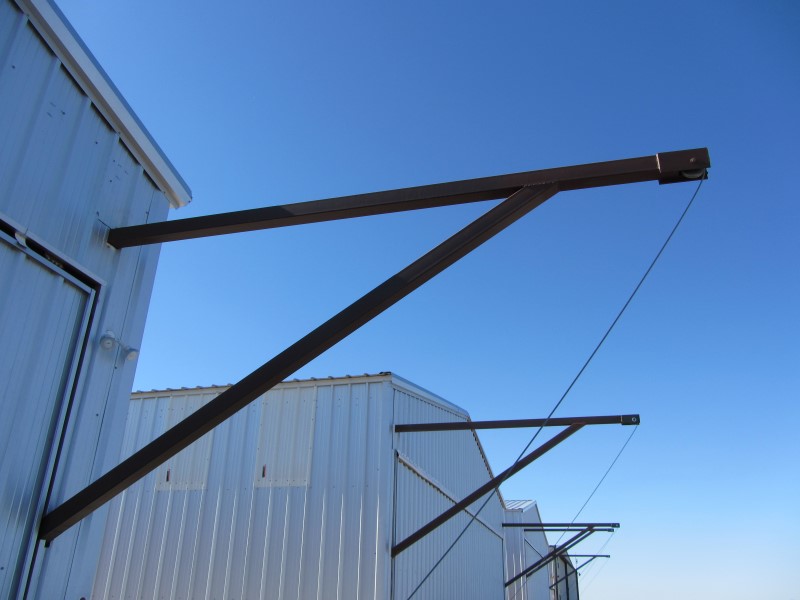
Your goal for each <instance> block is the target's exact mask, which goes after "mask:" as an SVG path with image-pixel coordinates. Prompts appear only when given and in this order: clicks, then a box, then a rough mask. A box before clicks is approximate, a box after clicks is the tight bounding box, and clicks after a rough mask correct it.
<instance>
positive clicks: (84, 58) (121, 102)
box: [14, 0, 192, 208]
mask: <svg viewBox="0 0 800 600" xmlns="http://www.w3.org/2000/svg"><path fill="white" fill-rule="evenodd" d="M14 1H15V2H16V4H17V6H19V8H20V9H21V10H22V11H23V12H24V13H25V14H26V15H27V17H28V19H29V21H30V22H31V24H32V25H33V26H34V27H35V28H36V30H37V31H38V32H39V34H40V35H41V36H42V37H43V38H44V39H45V41H46V42H47V43H48V44H49V45H50V48H51V49H52V51H53V52H54V53H55V54H56V56H57V57H58V58H59V60H61V62H62V64H63V65H64V66H65V67H66V68H67V70H68V71H69V72H70V74H71V75H72V76H73V77H74V78H75V80H76V81H77V82H78V83H79V84H80V86H81V87H82V89H83V91H84V93H85V94H86V95H87V96H89V98H90V99H91V100H92V102H93V103H94V105H95V106H96V107H97V109H98V110H99V111H100V113H101V114H102V115H103V117H105V118H106V120H108V122H109V123H110V124H111V126H112V127H113V128H114V129H116V130H117V133H119V135H120V137H121V138H122V140H123V141H124V143H125V145H126V146H128V149H129V150H130V151H131V153H132V154H133V155H134V157H135V158H136V160H137V161H139V163H140V164H141V165H142V167H144V169H145V171H146V172H147V174H148V175H149V176H150V178H151V179H153V181H154V182H155V183H156V185H158V187H159V188H160V189H161V191H162V192H164V194H165V195H166V197H167V199H168V200H169V203H170V205H171V206H172V207H173V208H180V207H181V206H186V205H187V204H188V203H189V202H191V201H192V192H191V190H190V189H189V186H188V185H187V184H186V182H185V181H184V180H183V178H182V177H181V176H180V174H179V173H178V172H177V170H176V169H175V167H174V166H173V165H172V163H171V162H170V161H169V159H168V158H167V157H166V155H165V154H164V152H163V151H162V150H161V148H160V147H159V146H158V144H157V143H156V141H155V140H154V139H153V137H152V136H151V135H150V133H149V132H148V131H147V129H146V128H145V126H144V125H143V124H142V122H141V121H140V120H139V118H138V117H137V116H136V113H134V112H133V109H132V108H131V107H130V105H129V104H128V103H127V102H126V101H125V98H124V97H123V96H122V94H121V93H120V91H119V90H118V89H117V87H116V86H115V85H114V83H113V82H112V81H111V78H110V77H109V76H108V74H107V73H106V72H105V71H104V70H103V68H102V67H101V66H100V64H99V63H98V62H97V60H96V59H95V57H94V56H93V55H92V53H91V52H90V51H89V49H88V48H87V47H86V45H85V44H84V43H83V40H81V38H80V36H79V35H78V34H77V32H76V31H75V29H73V27H72V25H71V24H70V23H69V21H68V20H67V18H66V16H64V13H62V12H61V10H60V9H59V8H58V7H57V6H55V4H53V3H52V2H51V1H49V0H14Z"/></svg>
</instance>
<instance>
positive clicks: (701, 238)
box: [58, 0, 800, 600]
mask: <svg viewBox="0 0 800 600" xmlns="http://www.w3.org/2000/svg"><path fill="white" fill-rule="evenodd" d="M58 4H59V6H60V7H61V8H62V10H63V11H64V12H65V14H66V15H67V17H68V18H69V19H70V20H71V22H72V23H73V25H74V26H75V28H76V29H77V31H78V32H79V34H80V35H81V36H82V37H83V38H84V40H85V41H86V43H87V45H88V47H89V48H90V49H91V50H92V52H93V53H94V54H95V55H96V57H97V58H98V60H99V62H100V63H101V64H102V65H103V67H104V68H105V69H106V71H107V72H108V73H109V74H110V76H111V78H112V79H113V81H114V82H115V83H116V85H117V86H118V87H119V88H120V90H121V91H122V93H123V94H124V96H125V97H126V99H127V100H128V101H129V103H130V104H131V105H132V106H133V108H134V110H135V111H136V112H137V114H138V115H139V116H140V118H141V119H142V121H143V122H144V123H145V125H146V126H147V127H148V129H149V130H150V132H151V133H152V134H153V136H154V137H155V138H156V140H157V141H158V142H159V144H160V145H161V146H162V148H163V149H164V151H165V152H166V154H167V155H168V156H169V157H170V159H171V160H172V161H173V163H174V164H175V165H176V167H177V168H178V170H179V171H180V172H181V174H182V175H183V176H184V178H185V179H186V180H187V181H188V182H189V184H190V186H191V187H192V189H193V192H194V197H195V200H194V202H193V203H192V204H191V205H190V206H189V207H187V208H184V209H181V210H180V211H177V212H175V213H173V215H172V218H182V217H190V216H195V215H202V214H210V213H216V212H223V211H229V210H238V209H243V208H251V207H257V206H265V205H271V204H278V203H285V202H298V201H304V200H312V199H317V198H325V197H333V196H337V195H344V194H353V193H359V192H368V191H375V190H382V189H391V188H397V187H406V186H412V185H420V184H426V183H435V182H440V181H450V180H456V179H465V178H472V177H479V176H485V175H495V174H502V173H508V172H515V171H523V170H531V169H538V168H545V167H551V166H560V165H569V164H579V163H584V162H593V161H600V160H611V159H616V158H627V157H633V156H640V155H650V154H654V153H656V152H661V151H668V150H678V149H684V148H694V147H699V146H707V147H708V148H709V149H710V153H711V159H712V165H713V166H712V169H711V172H710V179H709V180H708V181H707V182H706V183H705V184H704V185H703V188H702V189H701V191H700V194H699V195H698V197H697V200H696V202H695V204H694V206H693V207H692V209H691V211H690V212H689V214H688V216H687V218H686V220H685V222H684V224H683V225H682V227H681V228H680V229H679V231H678V233H677V234H676V236H675V238H674V239H673V241H672V243H671V244H670V246H669V247H668V248H667V251H666V252H665V254H664V255H663V257H662V259H661V261H660V262H659V264H658V265H657V267H656V268H655V269H654V271H653V272H652V274H651V276H650V278H649V279H648V280H647V282H646V283H645V285H644V286H643V288H642V289H641V291H640V292H639V294H638V295H637V297H636V299H635V301H634V302H633V304H632V305H631V306H630V308H629V310H628V311H627V313H626V314H625V316H624V317H623V319H622V320H621V321H620V323H619V324H618V326H617V327H616V328H615V330H614V332H613V333H612V335H611V336H610V337H609V339H608V340H607V342H606V343H605V344H604V346H603V348H602V349H601V351H600V353H599V354H598V355H597V356H596V358H595V360H594V361H593V362H592V364H591V366H590V367H589V369H587V371H586V372H585V373H584V375H583V376H582V378H581V379H580V381H579V383H578V384H577V385H576V386H575V388H574V389H573V390H572V392H571V393H570V395H569V396H568V397H567V399H566V400H565V402H564V404H563V405H562V407H561V409H560V410H559V412H558V414H559V415H560V416H571V415H582V414H618V413H628V412H638V413H641V415H642V422H643V424H642V426H641V427H640V428H639V430H638V431H637V433H636V435H635V436H634V437H633V439H632V441H631V442H630V445H629V446H628V448H627V450H626V452H625V453H624V454H623V455H622V457H621V458H620V460H619V462H618V463H617V465H616V467H615V468H614V470H613V471H612V472H611V474H610V475H609V477H608V479H606V481H605V482H604V484H603V486H602V487H601V488H600V490H599V491H598V492H597V494H596V495H595V497H594V498H593V499H592V501H591V503H590V504H589V505H588V506H587V508H586V509H585V510H584V512H583V514H582V515H581V518H582V519H586V520H597V521H619V522H621V523H622V528H621V529H620V531H619V532H618V533H617V534H616V535H615V536H614V539H612V541H611V542H610V543H609V544H608V545H607V546H606V550H607V551H608V552H609V553H611V554H612V555H613V558H612V559H611V560H610V561H608V562H607V564H605V565H601V564H599V563H601V561H595V564H596V565H597V566H596V567H594V566H593V567H592V568H591V569H592V570H589V571H588V572H587V574H586V575H585V576H583V578H582V580H583V586H584V587H583V590H582V594H581V596H582V598H585V599H586V600H602V599H609V600H610V599H611V598H614V599H616V600H629V599H630V600H633V599H637V600H638V599H641V598H649V599H653V600H656V599H662V598H663V599H673V598H688V599H691V598H701V597H720V598H723V597H724V598H727V599H730V600H736V599H750V598H754V597H763V598H767V597H769V598H779V599H785V600H790V599H795V600H797V599H800V584H798V582H797V580H796V578H792V577H791V576H790V574H791V573H792V572H794V571H795V570H796V567H795V563H796V553H797V551H798V550H800V545H798V543H797V539H798V536H800V517H798V510H797V507H798V500H797V497H798V491H800V468H798V458H800V442H799V441H798V439H800V438H799V437H798V435H797V425H796V424H797V422H798V418H800V407H798V390H800V350H798V339H800V317H799V316H798V306H800V275H799V274H798V258H800V236H799V235H798V229H799V228H800V207H798V200H800V197H799V196H800V194H798V191H797V187H796V186H797V182H796V177H797V173H798V168H797V164H796V163H797V161H796V153H797V148H796V146H797V140H798V136H799V134H800V127H799V126H798V125H800V117H798V106H800V93H799V92H800V35H798V31H800V8H798V5H797V4H796V3H794V2H788V1H785V2H777V1H775V2H758V3H757V2H721V1H720V2H704V3H696V2H671V3H668V4H664V3H650V2H605V3H593V2H561V3H555V2H551V3H543V2H496V3H488V2H486V3H475V2H436V3H431V2H418V1H412V2H403V3H393V4H385V3H368V2H361V1H356V0H353V1H349V2H338V3H326V4H322V3H319V4H317V3H289V2H283V3H275V2H258V3H256V2H242V1H232V2H228V3H224V4H220V3H197V2H189V1H171V2H155V1H152V0H146V1H144V0H142V1H139V2H123V1H115V2H104V3H99V2H88V1H87V0H58ZM694 189H695V185H694V184H683V185H672V186H658V185H657V184H654V183H647V184H637V185H629V186H623V187H615V188H604V189H597V190H585V191H580V192H570V193H564V194H559V195H558V196H556V197H555V198H554V199H553V200H551V201H549V202H548V203H547V204H545V205H544V206H542V207H540V208H539V209H537V210H536V211H534V212H533V213H532V214H530V215H528V216H527V217H526V218H525V219H523V220H522V221H520V222H518V223H516V224H515V225H513V226H512V227H511V228H510V229H509V230H507V231H505V232H503V234H501V235H499V236H498V237H497V238H495V239H493V240H491V241H490V242H488V243H487V244H486V245H485V246H483V247H481V248H480V249H478V250H477V251H476V252H474V253H473V254H472V255H470V256H469V257H467V258H465V259H464V260H463V261H461V262H460V263H458V264H457V265H455V266H454V267H452V268H451V269H449V270H448V271H447V272H445V273H444V274H443V275H442V276H440V277H439V278H437V279H436V280H434V281H432V282H430V283H429V284H427V285H426V286H425V287H423V288H422V289H420V290H418V291H417V292H415V293H414V294H413V295H412V296H410V297H409V298H407V299H406V300H404V301H403V302H401V303H400V304H398V305H397V306H395V307H393V308H392V309H390V310H389V311H388V312H386V313H384V314H383V315H381V316H380V317H378V318H377V319H376V320H375V321H373V322H372V323H370V324H369V325H367V326H366V327H364V328H363V329H362V330H361V331H359V332H357V333H356V334H354V335H353V336H351V337H350V338H349V339H348V340H346V341H344V342H342V343H340V344H339V345H338V346H336V347H335V348H333V349H332V350H331V351H329V352H328V353H326V354H325V355H323V356H322V357H320V358H319V359H317V360H315V361H314V362H313V363H311V364H310V365H309V366H307V367H306V368H304V369H303V370H301V371H300V372H299V373H298V374H297V376H298V377H306V376H317V377H319V376H326V375H343V374H346V373H350V374H357V373H364V372H378V371H385V370H391V371H395V372H397V373H399V374H400V375H402V376H404V377H406V378H408V379H410V380H412V381H414V382H415V383H418V384H419V385H421V386H423V387H426V388H428V389H430V390H432V391H434V392H436V393H438V394H440V395H442V396H444V397H445V398H447V399H449V400H451V401H452V402H455V403H457V404H459V405H461V406H463V407H464V408H466V409H467V410H468V411H469V412H470V414H471V415H472V417H473V418H474V419H490V418H491V419H495V418H522V417H538V416H544V415H545V414H547V412H549V410H550V408H551V407H552V406H553V404H554V403H555V402H556V400H557V399H558V398H559V397H560V395H561V394H562V393H563V391H564V389H565V388H566V386H567V385H568V384H569V382H570V380H571V379H572V377H573V376H574V375H575V374H576V372H577V371H578V369H579V368H580V366H581V365H582V363H583V361H584V360H585V359H586V357H587V356H588V355H589V353H590V352H591V350H592V349H593V348H594V345H595V344H596V343H597V342H598V340H599V339H600V337H601V336H602V334H603V333H604V331H605V329H606V328H607V327H608V325H609V324H610V322H611V321H612V319H613V318H614V316H615V315H616V313H617V311H618V310H619V308H620V307H621V306H622V304H623V303H624V301H625V300H626V299H627V297H628V294H629V293H630V292H631V290H632V289H633V287H634V285H635V284H636V283H637V282H638V280H639V278H640V277H641V275H642V273H643V272H644V270H645V269H646V267H647V265H648V264H649V263H650V260H651V259H652V257H653V256H654V254H655V253H656V252H657V250H658V248H659V247H660V246H661V244H662V243H663V241H664V239H665V237H666V235H667V234H668V232H669V231H670V229H671V228H672V226H673V224H674V222H675V220H676V219H677V217H678V215H679V214H680V212H681V211H682V210H683V208H684V206H685V205H686V203H687V202H688V200H689V198H690V196H691V194H692V193H693V191H694ZM491 205H492V203H482V204H480V205H470V206H461V207H452V208H444V209H437V210H430V211H426V212H417V213H406V214H398V215H387V216H381V217H372V218H368V219H358V220H353V221H347V222H338V223H326V224H317V225H310V226H306V227H300V228H288V229H283V230H273V231H266V232H257V233H248V234H240V235H237V236H228V237H226V238H211V239H206V240H194V241H187V242H180V243H176V244H172V245H168V246H165V247H164V248H163V249H162V255H161V262H160V264H159V271H158V276H157V280H156V286H155V291H154V296H153V301H152V304H151V308H150V315H149V319H148V323H147V329H146V333H145V340H144V342H143V345H142V352H141V356H140V359H139V364H138V371H137V376H136V377H137V378H136V387H137V389H151V388H163V387H180V386H195V385H208V384H212V383H216V384H219V383H227V382H233V381H236V380H237V379H239V378H240V377H242V376H243V375H245V374H247V373H248V372H250V371H251V370H252V369H253V368H255V367H257V366H259V365H260V364H261V363H263V362H264V361H266V360H267V359H269V358H271V357H272V356H273V355H274V354H275V353H277V352H279V351H280V350H282V349H283V348H285V347H286V346H288V345H289V344H291V343H292V342H294V341H295V340H296V339H298V338H299V337H301V336H302V335H304V334H305V333H307V332H308V331H310V330H311V329H312V328H313V327H315V326H316V325H318V324H319V323H320V322H322V321H323V320H325V319H327V318H328V317H330V316H331V315H333V314H334V313H335V312H337V311H338V310H340V309H341V308H343V307H344V306H346V305H347V304H349V303H350V302H352V301H353V300H354V299H356V298H357V297H358V296H359V295H361V294H362V293H364V292H366V291H368V290H369V289H371V288H372V287H373V286H375V285H376V284H378V283H380V282H382V281H383V280H384V279H385V278H386V277H388V276H389V275H391V274H393V273H394V272H396V271H398V270H399V269H400V268H402V267H403V266H405V265H406V264H408V263H409V262H411V261H412V260H414V259H415V258H417V257H418V256H420V255H421V254H423V253H424V252H426V251H427V250H429V249H430V248H431V247H433V246H434V245H436V244H437V243H439V242H440V241H441V240H443V239H444V238H445V237H447V236H448V235H450V234H452V233H453V232H455V231H457V230H458V229H459V228H460V227H462V226H464V225H465V224H466V223H468V222H469V221H471V220H472V219H474V218H476V217H477V216H478V215H480V214H481V213H483V212H484V211H485V210H487V209H488V208H489V207H490V206H491ZM628 435H629V429H627V428H622V427H610V426H604V427H594V428H587V429H585V430H583V431H581V432H580V433H579V434H577V435H576V436H574V437H573V438H571V439H570V440H569V441H568V442H566V443H564V444H562V445H561V446H559V447H558V448H557V449H555V450H554V451H552V452H551V453H550V454H549V455H548V456H547V457H545V458H543V459H542V460H541V461H539V462H537V463H536V464H535V465H534V466H532V467H530V468H529V469H528V470H526V471H524V472H523V473H522V474H520V475H518V476H516V477H515V478H514V479H512V480H511V481H510V482H509V483H508V484H506V485H505V486H504V487H503V492H504V493H505V495H506V497H509V498H535V499H537V500H538V501H539V502H540V506H541V511H542V515H543V517H544V518H545V519H546V520H550V521H560V520H569V519H571V518H572V517H573V516H574V513H575V512H576V511H577V509H578V508H579V507H580V506H581V504H583V502H584V500H586V497H587V496H588V494H589V493H590V492H591V490H592V489H593V487H594V486H595V484H596V483H597V481H598V480H599V479H600V477H601V476H602V474H603V472H604V471H605V469H606V468H607V467H608V465H609V464H610V462H611V460H612V459H613V457H614V456H615V455H616V453H617V452H618V451H619V448H620V447H621V446H622V444H623V443H624V441H625V439H626V438H627V436H628ZM529 436H530V432H528V431H514V432H504V433H503V434H491V435H482V436H481V438H482V440H483V443H484V446H485V448H486V451H487V453H488V455H489V459H490V461H491V463H492V465H493V467H494V469H495V470H496V471H499V470H501V469H503V468H504V467H505V466H506V465H508V464H509V463H510V462H511V461H513V459H514V458H515V457H516V456H517V454H518V453H519V451H520V450H521V449H522V447H523V446H524V445H525V443H526V442H527V439H528V437H529ZM595 537H596V539H595V538H592V539H591V540H589V541H588V542H586V543H585V544H584V545H583V546H582V547H581V550H582V551H585V552H587V553H589V552H592V551H594V550H596V549H597V548H599V547H600V546H601V545H602V544H603V543H604V542H605V541H606V539H605V538H604V537H602V536H600V535H597V536H595ZM601 567H602V570H601Z"/></svg>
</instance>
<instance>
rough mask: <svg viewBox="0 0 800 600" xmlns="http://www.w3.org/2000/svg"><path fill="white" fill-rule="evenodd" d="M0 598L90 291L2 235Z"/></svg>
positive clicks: (21, 557)
mask: <svg viewBox="0 0 800 600" xmlns="http://www.w3.org/2000/svg"><path fill="white" fill-rule="evenodd" d="M0 273H2V274H3V286H4V287H3V290H4V291H3V293H2V294H0V339H1V340H2V343H3V344H7V345H8V348H9V349H12V348H13V352H8V354H7V356H8V358H9V360H5V361H2V362H0V414H2V415H3V418H2V419H0V507H1V508H0V530H2V532H3V533H2V535H1V536H0V597H1V598H7V597H9V596H11V595H12V591H13V590H15V589H16V587H17V583H18V581H19V579H20V577H21V573H22V571H23V568H24V562H25V555H26V553H27V545H28V543H29V539H31V537H32V536H34V535H35V519H36V517H37V512H38V511H39V510H41V508H42V507H41V500H39V497H40V490H41V487H42V483H43V482H44V481H45V478H46V475H47V464H48V459H49V449H50V447H51V445H52V442H53V439H54V438H55V437H56V436H57V435H58V432H59V427H58V425H59V416H60V414H61V412H62V411H63V410H64V408H65V405H66V402H67V400H68V397H69V386H70V384H71V381H72V377H73V376H74V373H75V369H76V368H77V365H76V364H75V363H74V361H72V360H71V359H72V358H73V357H74V356H75V354H76V350H77V349H78V348H80V346H81V345H82V343H83V340H84V337H85V335H86V326H87V323H88V313H89V311H90V309H91V299H92V298H93V294H92V292H91V290H88V289H86V288H85V286H82V285H80V284H79V283H78V282H74V281H73V280H72V279H71V278H69V277H68V276H67V275H66V274H63V273H61V272H59V271H58V270H57V269H56V268H55V267H54V266H53V265H52V264H51V263H49V262H48V261H46V260H44V259H40V258H37V256H36V255H35V254H34V253H32V252H25V251H23V250H22V249H20V248H19V247H18V246H17V244H16V240H14V239H13V238H10V239H9V238H8V237H7V236H6V235H5V234H3V233H0Z"/></svg>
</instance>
